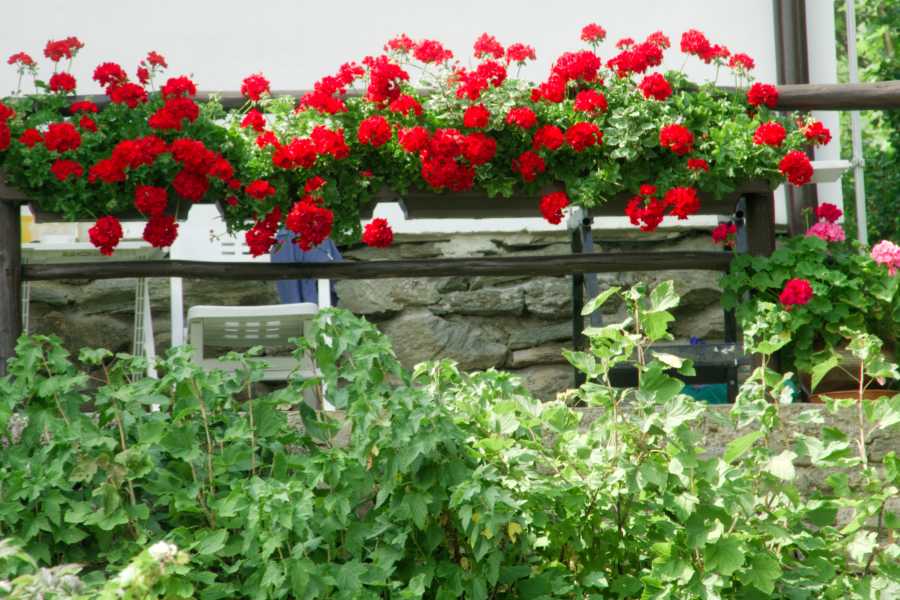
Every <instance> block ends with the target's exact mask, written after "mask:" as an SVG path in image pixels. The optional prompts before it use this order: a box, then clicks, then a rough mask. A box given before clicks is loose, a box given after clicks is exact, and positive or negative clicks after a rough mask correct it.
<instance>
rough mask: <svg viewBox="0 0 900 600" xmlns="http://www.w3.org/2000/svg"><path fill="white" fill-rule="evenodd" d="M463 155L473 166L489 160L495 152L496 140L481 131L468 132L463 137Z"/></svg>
mask: <svg viewBox="0 0 900 600" xmlns="http://www.w3.org/2000/svg"><path fill="white" fill-rule="evenodd" d="M464 144H465V145H464V146H463V156H465V157H466V160H468V161H469V163H470V164H472V165H473V166H477V165H483V164H485V163H487V162H490V161H491V159H493V158H494V155H496V154H497V141H496V140H495V139H494V138H492V137H490V136H488V135H485V134H483V133H481V132H476V133H470V134H469V135H467V136H465V138H464Z"/></svg>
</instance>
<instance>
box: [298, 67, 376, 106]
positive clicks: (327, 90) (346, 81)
mask: <svg viewBox="0 0 900 600" xmlns="http://www.w3.org/2000/svg"><path fill="white" fill-rule="evenodd" d="M363 73H365V70H364V69H363V68H362V67H360V66H359V65H356V64H353V63H345V64H343V65H341V68H340V70H339V71H338V73H337V75H327V76H325V77H323V78H322V79H320V80H319V81H317V82H316V83H315V85H314V86H313V91H312V92H309V93H307V94H305V95H304V96H303V98H301V99H300V103H299V104H298V105H297V110H298V111H300V110H307V109H313V110H318V111H319V112H322V113H325V114H330V115H333V114H335V113H339V112H344V111H346V110H347V106H346V105H345V104H344V101H343V100H341V99H340V98H336V97H335V95H341V94H343V93H345V92H346V91H347V86H349V85H350V84H351V83H353V81H354V80H355V79H356V78H357V77H360V76H362V75H363Z"/></svg>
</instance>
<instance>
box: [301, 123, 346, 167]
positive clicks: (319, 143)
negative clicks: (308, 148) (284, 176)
mask: <svg viewBox="0 0 900 600" xmlns="http://www.w3.org/2000/svg"><path fill="white" fill-rule="evenodd" d="M310 139H311V140H312V141H313V144H314V145H315V147H316V152H318V153H319V154H320V155H322V154H328V155H330V156H331V157H332V158H334V159H335V160H342V159H344V158H347V157H348V156H350V147H349V146H347V140H346V139H344V130H343V129H338V130H337V131H332V130H331V129H328V128H327V127H323V126H321V125H319V126H316V128H315V129H313V130H312V133H311V134H310Z"/></svg>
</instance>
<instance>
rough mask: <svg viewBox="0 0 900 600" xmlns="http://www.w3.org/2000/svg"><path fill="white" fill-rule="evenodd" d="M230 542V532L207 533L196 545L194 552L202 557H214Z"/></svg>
mask: <svg viewBox="0 0 900 600" xmlns="http://www.w3.org/2000/svg"><path fill="white" fill-rule="evenodd" d="M227 541H228V530H227V529H219V530H217V531H212V532H208V533H205V534H203V535H201V536H200V538H199V540H198V541H197V542H195V543H194V545H193V550H194V552H196V553H197V554H200V555H213V554H216V553H217V552H218V551H219V550H221V549H222V548H224V547H225V542H227Z"/></svg>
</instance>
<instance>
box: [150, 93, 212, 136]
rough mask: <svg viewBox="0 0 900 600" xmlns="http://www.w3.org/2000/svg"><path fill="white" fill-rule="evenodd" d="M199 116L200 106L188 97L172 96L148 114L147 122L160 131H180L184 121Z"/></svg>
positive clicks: (193, 119) (192, 119)
mask: <svg viewBox="0 0 900 600" xmlns="http://www.w3.org/2000/svg"><path fill="white" fill-rule="evenodd" d="M199 116H200V107H199V106H197V103H196V102H194V101H193V100H192V99H190V98H182V97H180V96H172V97H169V98H168V99H167V100H166V103H165V104H164V105H163V106H162V107H160V108H159V109H157V111H156V112H155V113H153V114H152V115H150V118H149V119H148V120H147V124H148V125H150V127H152V128H153V129H158V130H161V131H167V130H169V131H181V129H182V127H183V126H184V122H185V121H188V122H189V123H193V122H194V121H196V120H197V117H199Z"/></svg>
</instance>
